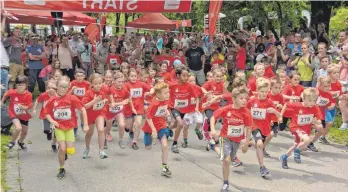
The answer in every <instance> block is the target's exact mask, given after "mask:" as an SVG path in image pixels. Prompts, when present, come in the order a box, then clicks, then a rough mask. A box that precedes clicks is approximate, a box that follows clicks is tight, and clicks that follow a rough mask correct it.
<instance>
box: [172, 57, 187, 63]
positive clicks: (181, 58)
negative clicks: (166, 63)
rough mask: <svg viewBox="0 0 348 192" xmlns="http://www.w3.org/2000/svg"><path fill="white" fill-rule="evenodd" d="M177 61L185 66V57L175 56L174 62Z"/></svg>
mask: <svg viewBox="0 0 348 192" xmlns="http://www.w3.org/2000/svg"><path fill="white" fill-rule="evenodd" d="M177 59H178V60H180V61H181V64H185V57H184V56H178V55H177V56H175V58H174V61H175V60H177Z"/></svg>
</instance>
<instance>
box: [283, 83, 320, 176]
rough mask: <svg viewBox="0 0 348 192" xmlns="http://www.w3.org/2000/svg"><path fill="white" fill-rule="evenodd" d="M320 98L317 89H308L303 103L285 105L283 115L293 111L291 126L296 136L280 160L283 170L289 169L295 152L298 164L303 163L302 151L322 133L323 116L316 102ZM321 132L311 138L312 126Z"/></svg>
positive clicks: (304, 92)
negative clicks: (290, 159)
mask: <svg viewBox="0 0 348 192" xmlns="http://www.w3.org/2000/svg"><path fill="white" fill-rule="evenodd" d="M318 96H319V91H318V90H316V89H315V88H307V89H305V90H304V91H303V102H288V103H286V104H285V105H284V107H283V109H282V112H281V115H283V114H284V112H285V111H286V110H288V109H291V114H292V116H291V121H290V124H289V127H290V132H291V133H292V134H293V135H294V136H295V143H294V145H293V146H292V147H290V148H289V149H288V151H287V152H286V153H285V154H283V155H282V156H281V157H280V158H279V159H280V160H281V161H282V167H283V169H289V167H288V161H287V159H288V157H290V156H291V154H292V152H293V151H294V160H295V162H296V163H301V154H300V151H301V150H303V149H305V148H307V146H308V145H309V144H310V142H311V141H313V140H316V139H318V137H319V135H320V132H321V131H322V130H321V129H322V124H321V120H322V119H323V117H322V114H321V112H320V109H319V107H318V106H316V102H317V99H318ZM313 125H314V127H315V128H316V129H317V130H319V132H318V133H317V134H316V135H315V136H314V137H313V138H311V137H310V134H311V131H312V126H313Z"/></svg>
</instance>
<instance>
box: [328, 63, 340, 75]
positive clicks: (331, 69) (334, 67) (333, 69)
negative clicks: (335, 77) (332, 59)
mask: <svg viewBox="0 0 348 192" xmlns="http://www.w3.org/2000/svg"><path fill="white" fill-rule="evenodd" d="M336 71H338V72H339V71H340V68H339V67H338V66H337V65H336V64H333V63H331V64H330V65H328V66H327V72H328V73H329V74H330V73H333V72H336Z"/></svg>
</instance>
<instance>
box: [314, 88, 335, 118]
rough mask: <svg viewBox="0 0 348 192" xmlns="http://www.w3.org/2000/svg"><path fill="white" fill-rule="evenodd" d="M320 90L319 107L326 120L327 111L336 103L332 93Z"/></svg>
mask: <svg viewBox="0 0 348 192" xmlns="http://www.w3.org/2000/svg"><path fill="white" fill-rule="evenodd" d="M318 90H319V97H318V99H317V103H316V104H317V106H318V107H319V109H320V111H321V114H322V116H323V118H325V109H326V108H327V107H329V106H331V105H332V104H333V103H335V102H336V101H335V100H334V99H333V97H332V94H331V93H330V92H324V91H322V90H321V89H318Z"/></svg>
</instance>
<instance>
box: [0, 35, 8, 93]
mask: <svg viewBox="0 0 348 192" xmlns="http://www.w3.org/2000/svg"><path fill="white" fill-rule="evenodd" d="M9 66H10V65H9V59H8V56H7V54H6V50H5V48H4V46H3V45H2V42H0V69H1V70H0V73H1V82H0V89H1V90H0V98H1V97H2V96H3V95H4V93H5V92H6V90H7V89H8V70H9Z"/></svg>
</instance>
